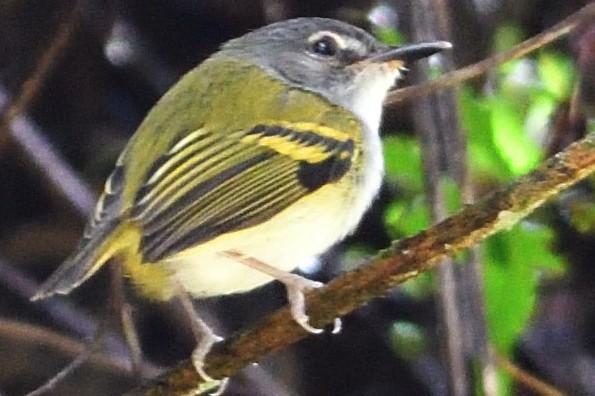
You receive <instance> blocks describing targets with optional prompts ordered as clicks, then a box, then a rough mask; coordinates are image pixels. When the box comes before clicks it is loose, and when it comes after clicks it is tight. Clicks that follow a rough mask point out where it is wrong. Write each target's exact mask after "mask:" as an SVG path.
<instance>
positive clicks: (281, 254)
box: [127, 141, 382, 300]
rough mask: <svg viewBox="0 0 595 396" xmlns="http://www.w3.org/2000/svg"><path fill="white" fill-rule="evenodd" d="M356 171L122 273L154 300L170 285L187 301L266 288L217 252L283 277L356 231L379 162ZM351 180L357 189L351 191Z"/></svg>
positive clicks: (264, 278) (170, 291) (168, 293)
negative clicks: (266, 214) (267, 214)
mask: <svg viewBox="0 0 595 396" xmlns="http://www.w3.org/2000/svg"><path fill="white" fill-rule="evenodd" d="M377 143H378V144H379V141H378V142H377ZM362 171H363V172H362V174H360V175H359V176H360V177H357V178H354V174H351V175H350V174H348V175H346V176H345V177H344V178H343V179H342V180H341V181H340V182H338V183H336V184H333V185H327V186H324V187H322V188H320V189H319V190H317V191H316V192H315V193H313V194H312V195H311V196H306V197H304V198H302V199H301V200H300V201H298V202H296V203H295V204H293V205H291V206H289V207H288V208H287V209H285V210H284V211H283V212H280V213H279V214H277V215H275V216H274V217H272V218H271V219H269V220H268V221H266V222H265V223H263V224H260V225H257V226H254V227H250V228H247V229H244V230H240V231H236V232H233V233H229V234H225V235H221V236H219V237H217V238H214V239H213V240H210V241H208V242H206V243H204V244H201V245H199V246H197V247H195V248H192V249H188V250H186V251H184V252H183V253H180V254H178V255H176V256H173V257H171V258H168V259H166V260H164V261H162V262H159V263H151V264H141V263H139V262H138V261H136V260H130V261H129V262H130V263H132V264H131V265H129V266H128V268H127V273H128V275H129V276H130V277H131V278H132V281H133V283H135V284H136V286H137V287H138V288H139V289H140V291H141V293H143V294H144V295H145V296H147V297H150V298H155V299H160V300H167V299H170V298H171V297H173V295H174V294H175V287H176V285H180V286H182V287H183V289H184V290H185V291H186V292H188V293H190V294H191V295H193V296H196V297H208V296H216V295H221V294H232V293H240V292H245V291H248V290H251V289H254V288H256V287H259V286H261V285H264V284H266V283H268V282H271V281H273V278H272V277H271V276H270V275H266V274H263V273H261V272H259V271H257V270H255V269H253V268H250V267H248V266H246V265H244V264H242V263H239V262H237V261H234V260H232V259H230V258H227V257H224V256H223V255H222V252H227V251H234V252H237V253H241V254H243V255H244V256H247V257H252V258H255V259H257V260H259V261H261V262H263V263H265V264H268V265H271V266H274V267H276V268H279V269H281V270H284V271H292V270H294V269H295V268H296V267H298V266H299V265H301V264H303V263H306V262H307V260H310V259H311V258H312V257H314V256H317V255H319V254H321V253H323V252H324V251H326V250H327V249H328V248H329V247H331V246H332V245H333V244H335V243H336V242H338V241H340V240H341V239H343V238H344V237H345V236H346V235H347V234H349V233H351V232H352V231H353V229H354V228H355V227H356V226H357V224H358V223H359V220H360V219H361V217H362V216H363V214H364V213H365V211H366V210H367V209H368V207H369V206H370V204H371V202H372V200H373V197H374V196H376V193H377V191H378V189H379V188H380V183H381V180H382V157H379V158H376V161H371V162H368V163H366V165H365V166H364V167H363V169H362ZM352 172H353V170H352ZM350 178H354V179H350ZM356 179H357V180H358V181H359V185H358V187H357V188H354V186H353V183H354V181H355V180H356ZM350 180H351V181H350Z"/></svg>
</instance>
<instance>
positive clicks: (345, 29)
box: [217, 18, 450, 119]
mask: <svg viewBox="0 0 595 396" xmlns="http://www.w3.org/2000/svg"><path fill="white" fill-rule="evenodd" d="M449 47H450V44H448V43H445V42H434V43H423V44H414V45H409V46H403V47H390V46H387V45H385V44H382V43H380V42H379V41H378V40H376V39H375V38H374V37H373V36H371V35H370V34H368V33H366V32H365V31H364V30H362V29H359V28H357V27H355V26H352V25H350V24H347V23H344V22H340V21H337V20H333V19H325V18H298V19H292V20H287V21H282V22H278V23H274V24H272V25H268V26H265V27H263V28H260V29H257V30H254V31H252V32H250V33H248V34H246V35H244V36H242V37H239V38H237V39H234V40H231V41H229V42H228V43H226V44H225V45H224V46H223V47H222V48H221V51H220V52H219V53H218V54H217V56H219V57H232V58H240V59H243V60H246V61H249V62H252V63H255V64H257V65H259V66H260V67H262V68H263V69H264V70H266V71H267V72H269V73H270V74H271V75H273V76H275V77H277V78H280V79H282V80H284V81H286V82H287V83H288V84H291V85H295V86H298V87H300V88H303V89H306V90H309V91H312V92H315V93H318V94H320V95H322V96H324V97H325V98H327V99H328V100H330V101H331V102H333V103H335V104H338V105H341V106H343V107H345V108H347V109H349V110H351V111H352V112H354V113H355V114H356V115H358V116H359V117H360V119H362V118H365V117H371V118H378V119H379V118H380V112H381V109H382V101H383V100H384V97H385V95H386V92H387V91H388V90H389V89H390V88H391V86H392V85H393V84H394V82H395V80H396V79H397V78H399V77H400V76H401V72H402V71H403V70H404V69H405V64H406V63H407V62H409V61H413V60H416V59H420V58H423V57H427V56H430V55H432V54H433V53H436V52H438V51H441V50H443V49H445V48H449ZM372 110H373V112H374V114H372V115H369V114H368V113H369V112H370V111H372ZM362 113H365V114H366V115H365V116H363V117H362V115H363V114H362ZM376 113H377V114H376Z"/></svg>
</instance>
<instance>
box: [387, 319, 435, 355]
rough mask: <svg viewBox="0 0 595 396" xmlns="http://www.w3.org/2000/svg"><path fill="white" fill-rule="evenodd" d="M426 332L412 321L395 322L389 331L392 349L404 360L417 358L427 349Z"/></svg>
mask: <svg viewBox="0 0 595 396" xmlns="http://www.w3.org/2000/svg"><path fill="white" fill-rule="evenodd" d="M427 338H428V337H427V334H426V333H425V331H424V329H423V328H422V327H420V326H419V325H417V324H415V323H412V322H405V321H398V322H395V323H394V324H393V326H392V328H391V331H390V339H391V343H392V346H393V350H394V351H395V352H396V353H397V354H398V355H399V356H400V357H401V358H403V359H405V360H413V359H415V358H418V357H419V356H420V355H421V354H422V353H424V352H425V350H426V349H427V344H428V341H427Z"/></svg>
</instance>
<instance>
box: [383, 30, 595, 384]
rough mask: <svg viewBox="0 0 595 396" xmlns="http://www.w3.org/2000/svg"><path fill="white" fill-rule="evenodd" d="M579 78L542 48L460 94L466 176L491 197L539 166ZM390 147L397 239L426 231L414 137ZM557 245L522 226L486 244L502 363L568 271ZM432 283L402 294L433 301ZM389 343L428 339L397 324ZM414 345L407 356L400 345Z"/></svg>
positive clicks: (586, 218) (395, 139)
mask: <svg viewBox="0 0 595 396" xmlns="http://www.w3.org/2000/svg"><path fill="white" fill-rule="evenodd" d="M495 37H496V39H495V43H494V46H495V48H496V51H502V50H505V49H507V48H510V47H511V46H512V45H514V44H517V43H518V42H519V41H521V40H522V39H523V38H522V32H521V30H520V29H519V28H518V27H514V26H503V27H501V28H500V29H499V30H498V31H497V34H496V36H495ZM575 77H576V76H575V72H574V68H573V65H572V61H571V59H570V58H569V57H567V56H564V55H562V54H560V53H558V52H555V51H552V50H545V51H542V52H540V53H538V54H537V55H536V57H535V58H533V59H527V58H525V59H519V60H515V61H512V62H509V63H507V64H505V65H503V66H502V67H500V68H499V69H498V70H497V71H496V72H495V73H494V76H493V80H492V81H489V82H488V83H487V84H486V85H487V86H488V88H487V89H485V91H484V92H477V91H475V90H473V89H472V88H471V87H468V86H466V87H462V89H461V90H460V111H461V115H462V121H463V125H464V129H465V131H466V133H467V138H468V150H469V153H468V156H469V170H470V172H471V178H472V180H473V182H474V183H475V184H476V185H477V186H481V185H486V184H488V185H490V186H491V187H490V189H493V188H495V187H497V185H499V184H502V183H506V182H510V181H512V180H513V179H515V178H516V177H518V176H519V175H522V174H524V173H526V172H528V171H530V170H531V169H532V168H534V167H535V166H536V165H537V164H538V163H539V162H540V161H541V160H542V159H543V156H544V148H543V142H544V140H545V135H546V134H547V128H548V126H549V125H550V121H551V119H552V117H553V115H554V112H555V110H556V108H557V107H558V105H559V104H560V102H563V101H565V100H568V99H569V97H570V95H571V93H572V88H573V86H574V81H575ZM384 149H385V157H386V158H385V160H386V167H387V181H388V183H390V184H391V185H392V186H394V187H395V189H397V190H398V192H399V193H398V196H397V197H396V198H395V199H394V200H393V201H392V202H391V203H390V204H389V205H388V207H387V209H386V212H385V217H384V219H385V224H386V227H387V229H388V232H389V234H390V236H391V237H392V238H395V239H398V238H401V237H403V236H407V235H412V234H414V233H416V232H418V231H420V230H422V229H424V228H426V227H428V226H429V214H428V208H427V203H426V201H425V193H424V187H423V184H424V182H423V175H422V165H421V158H420V147H419V145H418V143H417V141H416V139H415V138H413V137H411V136H409V135H396V136H388V137H386V138H385V139H384ZM442 186H443V188H444V189H445V196H446V197H447V201H448V203H447V205H448V206H449V210H450V211H451V212H452V210H454V209H455V208H456V206H457V205H458V204H457V201H458V196H459V194H458V191H457V189H456V187H455V186H454V183H452V182H449V181H447V180H443V183H442ZM586 206H588V204H585V205H582V206H580V207H577V208H576V210H577V211H581V208H583V209H582V210H583V211H587V212H589V214H588V215H582V216H579V217H580V218H581V219H582V223H581V226H580V228H581V229H589V227H590V229H592V227H593V222H594V220H593V219H594V218H595V213H593V212H592V211H589V210H588V209H585V207H586ZM590 209H591V210H592V206H590ZM573 217H574V216H573ZM553 239H554V230H553V228H552V227H551V226H550V225H548V224H544V223H537V222H535V221H525V222H523V223H521V224H520V225H517V226H515V227H513V228H512V229H510V230H508V231H506V232H502V233H500V234H498V235H496V236H494V237H492V238H490V239H489V240H488V241H487V242H486V243H484V244H483V245H482V246H481V257H482V262H483V269H484V282H485V297H486V305H487V306H486V311H487V312H486V315H487V321H488V329H489V333H490V338H491V343H492V345H493V346H494V347H495V348H496V350H497V351H498V352H499V353H501V354H503V355H507V356H509V357H511V355H512V352H513V347H514V346H515V343H516V342H517V341H518V337H519V336H520V334H521V333H522V332H523V330H524V329H525V328H526V326H527V325H528V323H529V321H530V319H531V317H532V313H533V312H534V309H535V304H536V301H537V298H538V291H539V285H540V280H541V279H542V276H540V275H544V274H546V275H550V276H560V275H562V274H563V272H564V260H563V258H562V257H561V256H559V255H558V254H556V253H555V252H554V251H553V249H552V247H553V243H552V242H553ZM429 277H430V278H431V275H428V276H424V277H417V278H416V279H413V280H412V281H409V282H408V283H407V284H406V285H405V286H404V287H403V290H404V291H405V292H406V293H410V294H411V295H412V296H413V297H415V298H418V297H419V296H423V295H426V296H427V290H428V285H429V284H432V282H431V280H430V281H429V280H428V278H429ZM391 337H392V338H391V339H392V343H393V348H394V349H395V351H396V352H397V353H398V354H400V355H402V356H411V354H414V353H417V354H419V353H420V352H419V351H418V349H419V348H420V344H421V340H422V339H423V337H422V336H421V330H419V329H418V328H417V327H415V325H413V324H410V323H401V322H399V323H395V325H394V327H393V331H392V333H391ZM411 339H415V341H411ZM406 340H407V341H406ZM408 343H409V344H410V345H412V346H411V348H405V347H404V345H406V344H408ZM425 344H426V343H424V345H425ZM412 349H413V350H414V351H412ZM501 379H502V384H503V385H505V386H503V387H502V389H503V394H512V393H513V388H512V381H511V380H510V378H507V377H506V376H504V375H502V376H501Z"/></svg>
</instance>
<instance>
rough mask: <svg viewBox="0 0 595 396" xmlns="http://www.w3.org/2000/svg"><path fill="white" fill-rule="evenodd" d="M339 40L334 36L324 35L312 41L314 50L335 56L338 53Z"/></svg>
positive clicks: (316, 52) (319, 53) (321, 53)
mask: <svg viewBox="0 0 595 396" xmlns="http://www.w3.org/2000/svg"><path fill="white" fill-rule="evenodd" d="M337 48H338V45H337V42H336V41H335V39H333V38H332V37H328V36H324V37H321V38H319V39H317V40H316V41H314V42H313V43H312V51H313V52H314V53H315V54H318V55H324V56H334V55H336V54H337Z"/></svg>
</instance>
